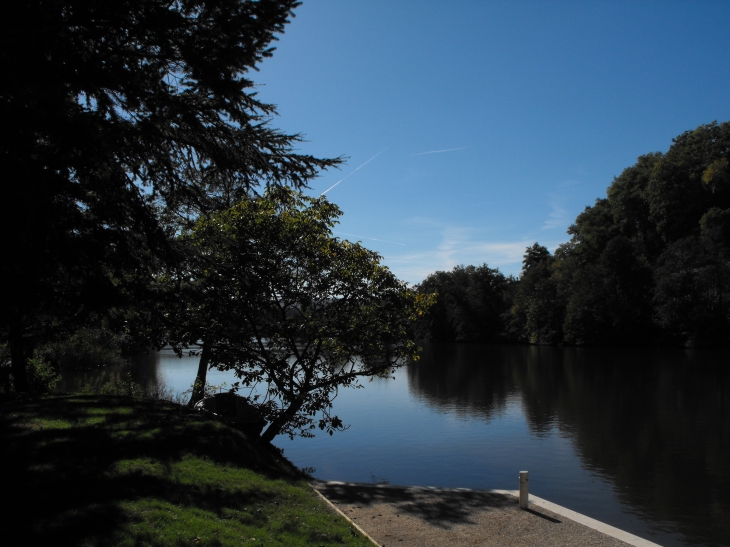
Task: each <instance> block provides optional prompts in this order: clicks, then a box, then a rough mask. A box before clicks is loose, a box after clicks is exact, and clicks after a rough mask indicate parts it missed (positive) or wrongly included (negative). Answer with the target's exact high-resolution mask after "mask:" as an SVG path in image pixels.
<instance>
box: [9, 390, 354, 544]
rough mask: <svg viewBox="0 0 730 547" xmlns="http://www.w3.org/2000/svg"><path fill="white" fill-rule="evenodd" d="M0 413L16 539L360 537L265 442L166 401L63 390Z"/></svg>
mask: <svg viewBox="0 0 730 547" xmlns="http://www.w3.org/2000/svg"><path fill="white" fill-rule="evenodd" d="M3 406H4V408H3V412H2V413H0V416H1V418H0V420H1V421H0V427H1V428H2V438H3V444H4V446H5V447H6V449H5V454H6V462H8V463H9V464H10V465H9V470H10V473H9V477H10V481H11V482H13V483H15V485H14V486H10V485H9V486H10V491H12V492H13V499H12V504H11V505H10V506H9V509H7V510H6V518H7V522H12V523H14V524H13V528H14V529H16V530H23V531H24V532H23V533H24V534H25V535H24V543H27V544H29V545H50V544H53V543H56V542H58V540H59V539H61V538H62V539H63V542H64V543H66V544H73V545H79V546H97V545H99V546H100V545H118V546H163V545H164V546H171V545H210V546H226V545H237V546H238V545H242V544H245V545H254V546H259V545H266V546H269V545H281V546H285V545H286V546H296V545H322V546H330V545H338V546H340V545H351V546H356V545H357V546H361V545H369V542H368V540H367V539H366V538H364V537H362V536H361V535H360V534H359V533H357V532H356V531H355V530H354V529H353V528H352V527H351V526H350V525H349V524H348V523H347V522H346V521H345V520H344V519H342V518H341V517H340V516H338V515H336V514H335V513H333V512H332V511H331V509H329V508H328V507H327V506H326V504H325V503H324V502H323V501H322V500H321V499H319V498H318V496H317V495H316V493H315V492H314V491H313V490H312V489H311V487H310V486H309V485H308V483H307V479H308V478H309V477H308V476H307V475H306V474H305V473H304V472H303V471H301V470H298V469H297V468H296V467H294V466H293V465H292V464H291V463H290V462H289V461H288V460H286V459H285V458H284V457H283V456H282V455H281V454H280V453H279V451H278V449H276V448H275V447H273V446H272V445H270V444H268V443H259V442H252V441H250V440H249V439H247V438H246V437H245V435H244V434H243V433H241V432H240V431H238V430H236V429H234V428H232V427H229V426H227V425H225V424H223V423H220V422H217V421H214V420H210V419H208V418H205V417H203V416H200V415H198V414H197V413H195V412H193V411H191V410H189V409H187V408H185V407H184V406H181V405H177V404H173V403H170V402H166V401H159V400H158V401H155V400H150V399H142V398H133V397H120V396H112V395H98V394H97V395H82V394H72V395H62V396H51V397H44V398H39V399H35V400H28V401H20V400H17V401H15V402H9V403H5V404H4V405H3Z"/></svg>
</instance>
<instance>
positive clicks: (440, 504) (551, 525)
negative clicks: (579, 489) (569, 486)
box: [312, 482, 628, 547]
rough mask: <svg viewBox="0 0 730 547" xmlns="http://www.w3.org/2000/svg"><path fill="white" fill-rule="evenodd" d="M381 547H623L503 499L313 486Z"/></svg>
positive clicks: (415, 490) (540, 510)
mask: <svg viewBox="0 0 730 547" xmlns="http://www.w3.org/2000/svg"><path fill="white" fill-rule="evenodd" d="M312 486H314V488H316V489H317V490H318V491H319V492H320V493H321V494H323V495H324V496H325V497H326V498H327V499H328V500H330V502H332V503H333V504H334V505H335V506H336V507H337V508H338V509H339V510H340V511H342V512H343V513H344V514H345V515H347V516H348V517H349V518H350V519H352V521H353V522H355V523H356V524H357V525H358V526H360V527H361V528H362V529H363V530H365V532H367V533H368V534H369V535H370V536H371V537H372V538H373V539H374V540H375V541H377V542H378V543H379V544H380V545H381V546H382V547H431V546H433V547H436V546H438V547H442V546H447V545H448V546H454V547H462V546H475V545H478V546H492V545H494V546H515V547H523V546H533V545H534V546H537V545H540V546H542V545H550V546H553V545H560V546H563V545H566V546H567V545H571V546H572V545H575V546H581V547H593V546H595V547H627V545H628V544H627V543H624V542H623V541H619V540H618V539H615V538H613V537H610V536H607V535H605V534H602V533H601V532H598V531H596V530H593V529H591V528H588V527H586V526H583V525H582V524H578V523H576V522H573V521H572V520H570V519H567V518H565V517H563V516H560V515H556V514H554V513H552V512H550V511H548V510H546V509H544V508H541V507H537V506H535V507H533V508H531V509H528V510H521V509H520V508H519V506H518V503H517V499H516V498H514V497H512V496H510V495H505V494H496V493H490V492H479V491H473V490H452V489H433V488H419V487H409V488H407V487H403V488H398V487H391V486H389V487H386V488H383V487H378V486H377V485H373V486H369V485H363V484H348V483H328V482H315V483H313V484H312Z"/></svg>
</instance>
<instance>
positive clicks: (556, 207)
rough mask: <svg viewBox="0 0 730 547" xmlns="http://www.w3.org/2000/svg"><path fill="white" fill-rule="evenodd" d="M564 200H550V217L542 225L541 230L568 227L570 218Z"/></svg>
mask: <svg viewBox="0 0 730 547" xmlns="http://www.w3.org/2000/svg"><path fill="white" fill-rule="evenodd" d="M564 203H565V200H563V199H560V198H555V197H553V198H551V199H550V216H548V218H547V220H546V221H545V222H544V223H543V225H542V229H543V230H552V229H554V228H563V229H565V228H567V227H568V226H569V225H570V216H569V214H568V210H567V209H566V208H565V206H564Z"/></svg>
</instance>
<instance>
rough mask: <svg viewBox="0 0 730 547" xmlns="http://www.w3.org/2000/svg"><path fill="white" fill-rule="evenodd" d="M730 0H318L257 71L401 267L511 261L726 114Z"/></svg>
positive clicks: (356, 230)
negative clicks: (341, 161)
mask: <svg viewBox="0 0 730 547" xmlns="http://www.w3.org/2000/svg"><path fill="white" fill-rule="evenodd" d="M728 22H730V2H726V1H718V2H710V1H704V2H703V1H700V0H695V1H692V2H671V1H662V2H649V1H646V2H636V1H632V2H619V1H610V2H609V1H588V0H585V1H575V2H561V1H556V0H551V1H543V2H528V1H510V2H507V1H504V2H502V1H492V2H489V1H467V0H455V1H449V2H446V1H445V0H443V1H438V2H436V1H428V0H419V1H415V0H414V1H409V0H397V1H394V0H383V1H380V0H347V1H335V0H310V1H306V0H305V2H304V4H303V5H302V6H301V7H299V8H298V9H297V10H296V17H295V18H294V19H293V21H292V23H291V24H290V25H289V26H288V27H287V29H286V32H285V34H284V35H282V36H281V37H280V40H279V42H278V43H277V44H276V47H277V50H276V51H275V53H274V56H273V57H272V58H270V59H266V60H265V61H264V62H263V64H262V65H261V67H260V68H261V70H260V72H259V73H257V74H254V75H253V79H254V81H256V82H257V83H258V84H261V86H260V88H259V94H260V98H262V99H263V100H265V101H267V102H271V103H274V104H276V105H278V112H279V116H278V117H277V118H275V119H274V120H273V121H272V126H273V127H277V128H280V129H282V130H284V131H288V132H299V133H302V134H304V135H305V137H306V139H307V142H306V143H304V144H303V145H302V146H301V149H300V150H301V151H303V152H306V153H311V154H314V155H317V156H319V157H337V156H345V157H347V158H348V159H347V165H345V166H343V167H342V169H341V170H339V171H338V170H332V171H329V172H327V173H324V174H323V175H322V176H321V177H320V178H318V179H317V180H315V181H314V182H313V184H312V185H311V189H310V191H309V193H311V194H316V195H319V194H321V193H322V192H324V191H325V190H327V189H328V188H330V187H332V186H333V185H334V184H336V183H337V182H338V181H340V180H342V179H343V178H344V177H347V178H345V179H344V180H342V182H340V184H338V185H337V186H335V187H334V188H332V189H331V190H329V191H328V192H327V194H326V195H327V197H328V198H329V199H330V200H331V201H333V202H334V203H336V204H338V205H339V206H340V207H341V208H342V210H343V211H344V215H343V217H342V218H341V223H340V225H339V226H338V228H337V229H336V232H335V234H336V235H337V236H339V237H342V238H345V239H350V240H353V241H357V240H360V241H362V243H363V244H364V245H365V246H366V247H368V248H370V249H373V250H375V251H378V252H379V253H380V254H381V255H382V256H383V257H384V263H385V264H386V265H388V266H389V267H390V268H391V269H392V270H393V271H394V272H395V273H396V274H397V275H398V276H399V277H400V278H401V279H404V280H406V281H409V282H411V283H418V282H419V281H421V280H423V279H424V278H425V277H426V276H427V275H428V274H429V273H431V272H434V271H436V270H449V269H451V268H452V267H454V266H455V265H457V264H465V265H466V264H475V265H479V264H483V263H486V264H488V265H489V266H490V267H493V268H499V269H500V271H502V272H503V273H505V274H518V273H519V271H520V266H521V259H522V254H523V253H524V250H525V247H527V246H529V245H531V244H532V243H534V242H535V241H538V242H539V243H541V244H542V245H545V246H547V247H548V248H549V249H550V250H554V249H555V247H557V245H559V244H560V243H562V242H564V241H566V240H567V239H568V236H567V234H566V230H567V228H568V226H570V224H571V223H572V222H573V220H574V219H575V217H576V215H578V213H580V212H581V211H582V210H583V209H584V208H585V207H586V206H587V205H591V204H593V203H594V202H595V200H596V198H599V197H605V193H606V188H607V187H608V185H609V184H610V183H611V181H612V180H613V178H614V177H615V176H618V175H619V174H620V173H621V171H622V170H623V169H624V168H626V167H628V166H630V165H632V164H634V163H635V161H636V159H637V157H638V156H640V155H642V154H646V153H648V152H654V151H662V152H664V151H666V150H667V149H668V148H669V146H670V145H671V141H672V138H673V137H676V136H677V135H679V134H681V133H682V132H684V131H686V130H689V129H693V128H695V127H697V126H698V125H701V124H705V123H710V122H712V121H713V120H717V121H727V120H729V119H730V32H728Z"/></svg>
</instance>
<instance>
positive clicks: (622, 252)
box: [415, 122, 730, 348]
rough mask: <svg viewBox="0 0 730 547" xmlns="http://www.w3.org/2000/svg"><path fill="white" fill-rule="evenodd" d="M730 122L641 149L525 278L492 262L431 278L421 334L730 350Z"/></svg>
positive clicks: (538, 255)
mask: <svg viewBox="0 0 730 547" xmlns="http://www.w3.org/2000/svg"><path fill="white" fill-rule="evenodd" d="M728 151H730V122H724V123H719V124H718V123H716V122H713V123H711V124H708V125H702V126H700V127H697V128H696V129H694V130H691V131H686V132H685V133H683V134H682V135H679V136H678V137H676V138H675V139H673V144H672V146H671V147H670V148H669V150H668V151H667V152H666V153H659V152H655V153H651V154H646V155H643V156H640V157H639V158H638V160H637V162H636V164H634V165H633V166H631V167H628V168H627V169H625V170H624V171H623V172H622V173H621V175H619V176H618V177H616V178H615V179H614V180H613V182H612V183H611V184H610V185H609V187H608V188H607V190H606V197H605V198H602V199H597V200H596V202H595V204H594V205H593V206H589V207H586V208H585V210H584V211H583V212H582V213H581V214H579V215H578V217H577V218H576V220H575V223H574V224H573V225H571V226H570V227H569V228H568V234H569V235H570V236H571V238H570V239H569V240H568V241H567V242H566V243H563V244H562V245H559V246H558V248H557V249H555V251H554V252H553V253H551V252H550V251H549V250H548V249H547V248H546V247H544V246H542V245H540V244H539V243H537V242H536V243H535V244H534V245H532V246H531V247H528V248H527V249H526V251H525V254H524V257H523V262H522V271H521V273H520V275H519V276H518V277H515V276H512V275H510V276H505V275H503V274H502V273H501V272H500V271H499V270H498V269H493V268H490V267H489V266H488V265H487V264H483V265H481V266H463V265H462V266H456V267H455V268H453V270H451V271H445V272H444V271H438V272H435V273H433V274H431V275H429V276H428V277H427V278H426V279H425V280H424V281H423V282H421V283H420V285H418V286H417V290H418V291H420V292H421V293H422V294H431V293H437V294H438V297H437V300H436V304H435V305H434V306H432V307H431V308H430V309H429V311H428V312H427V313H426V314H424V316H423V317H421V318H420V320H419V323H418V324H417V325H416V327H415V333H416V336H417V337H419V338H425V339H428V340H431V341H435V342H497V341H499V342H523V343H530V344H539V345H568V346H628V347H640V346H648V347H652V346H662V347H695V348H700V347H722V346H725V345H726V344H727V342H728V340H730V163H728Z"/></svg>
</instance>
